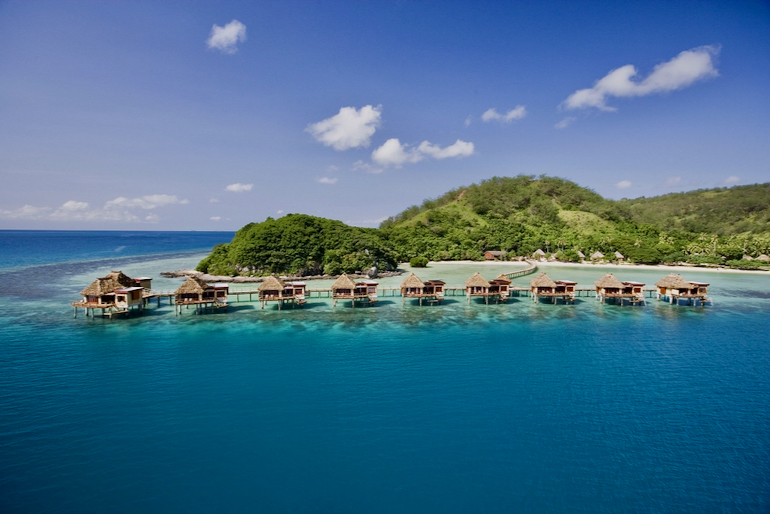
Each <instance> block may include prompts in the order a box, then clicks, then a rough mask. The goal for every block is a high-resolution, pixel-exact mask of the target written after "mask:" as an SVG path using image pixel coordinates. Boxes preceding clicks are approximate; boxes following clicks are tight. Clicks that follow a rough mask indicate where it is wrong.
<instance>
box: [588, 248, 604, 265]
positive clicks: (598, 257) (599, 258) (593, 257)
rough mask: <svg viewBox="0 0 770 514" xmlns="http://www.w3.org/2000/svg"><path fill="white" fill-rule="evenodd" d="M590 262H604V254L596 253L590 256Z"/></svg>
mask: <svg viewBox="0 0 770 514" xmlns="http://www.w3.org/2000/svg"><path fill="white" fill-rule="evenodd" d="M590 259H591V262H602V261H604V254H603V253H602V252H600V251H596V252H594V253H592V254H591V257H590Z"/></svg>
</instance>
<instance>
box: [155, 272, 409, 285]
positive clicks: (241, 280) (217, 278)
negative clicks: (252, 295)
mask: <svg viewBox="0 0 770 514" xmlns="http://www.w3.org/2000/svg"><path fill="white" fill-rule="evenodd" d="M403 273H404V272H403V271H383V272H378V271H377V270H376V269H371V270H367V272H366V273H362V274H352V273H351V274H348V276H349V277H350V278H361V279H371V278H378V277H397V276H399V275H402V274H403ZM160 276H162V277H166V278H184V277H198V278H199V279H201V280H203V281H204V282H232V283H235V284H246V283H252V282H262V281H263V280H264V279H265V278H266V277H241V276H232V277H231V276H226V275H209V274H208V273H201V272H200V271H196V270H194V269H180V270H176V271H162V272H161V273H160ZM338 277H339V275H312V276H308V277H299V276H293V275H281V276H280V277H279V278H281V279H282V280H302V281H305V280H334V279H336V278H338Z"/></svg>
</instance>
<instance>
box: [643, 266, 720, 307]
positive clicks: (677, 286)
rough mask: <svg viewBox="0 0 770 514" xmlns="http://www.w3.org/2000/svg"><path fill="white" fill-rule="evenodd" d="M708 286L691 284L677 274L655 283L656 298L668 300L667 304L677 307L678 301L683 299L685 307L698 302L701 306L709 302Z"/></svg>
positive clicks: (699, 283) (701, 283)
mask: <svg viewBox="0 0 770 514" xmlns="http://www.w3.org/2000/svg"><path fill="white" fill-rule="evenodd" d="M708 286H709V284H706V283H703V282H692V281H687V280H685V279H683V278H682V277H681V276H680V275H679V274H677V273H671V274H669V275H666V276H665V277H663V278H662V279H660V280H658V281H657V282H655V287H657V288H658V290H657V293H656V297H657V298H658V300H668V302H669V303H672V304H673V303H676V304H677V305H679V300H682V299H684V300H685V304H687V305H697V304H698V302H700V304H701V305H703V304H704V303H706V302H711V300H710V299H709V297H708Z"/></svg>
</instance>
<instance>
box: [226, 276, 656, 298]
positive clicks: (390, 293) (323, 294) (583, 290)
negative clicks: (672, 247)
mask: <svg viewBox="0 0 770 514" xmlns="http://www.w3.org/2000/svg"><path fill="white" fill-rule="evenodd" d="M529 273H532V271H529ZM305 296H306V298H308V299H309V298H329V299H331V297H332V290H331V289H330V288H329V289H326V288H323V289H321V288H317V289H306V290H305ZM377 296H378V297H380V298H400V297H401V288H400V287H378V288H377ZM452 296H453V297H465V287H444V297H445V298H446V297H452ZM510 296H511V297H514V298H515V297H530V296H532V295H531V291H530V289H529V288H528V287H511V288H510ZM595 296H596V288H595V287H576V288H575V297H577V298H594V297H595ZM644 296H645V297H646V298H653V297H654V296H655V288H652V287H647V288H645V289H644ZM227 298H228V301H229V302H230V303H235V302H252V301H259V300H258V299H259V291H257V290H256V289H254V290H250V291H230V292H229V293H228V294H227Z"/></svg>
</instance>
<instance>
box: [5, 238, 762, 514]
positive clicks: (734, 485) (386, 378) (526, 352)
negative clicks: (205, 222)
mask: <svg viewBox="0 0 770 514" xmlns="http://www.w3.org/2000/svg"><path fill="white" fill-rule="evenodd" d="M100 234H101V235H99V236H98V237H101V238H102V239H100V240H98V241H96V240H94V239H97V238H96V237H92V238H89V233H70V234H69V235H70V237H75V238H81V239H82V240H86V241H87V243H83V242H82V241H81V242H80V243H79V244H73V241H69V242H67V237H68V236H67V235H66V233H56V234H55V235H54V237H53V238H48V236H46V235H44V234H40V233H37V234H32V235H33V236H34V237H30V236H29V234H27V233H24V234H20V233H18V232H0V247H3V248H6V250H5V252H6V254H8V255H10V257H5V261H4V262H5V263H6V264H0V327H1V328H0V344H1V346H0V512H4V513H5V512H168V511H191V512H210V511H244V512H291V513H294V512H314V513H315V512H320V513H326V512H328V513H340V512H421V513H422V512H518V511H520V512H621V511H622V512H675V511H696V510H697V511H703V512H767V511H768V510H770V473H768V471H767V470H768V469H770V408H768V406H769V405H770V347H769V344H770V337H769V336H768V329H770V322H769V321H768V319H769V318H768V315H769V314H770V276H762V275H748V274H745V275H744V274H729V275H728V274H718V273H689V272H685V273H683V274H684V276H685V277H687V278H691V279H692V280H700V281H706V282H710V283H711V284H712V287H711V289H710V291H711V296H712V297H713V299H714V305H713V306H711V307H698V308H692V307H684V306H682V307H676V306H671V305H669V304H667V303H663V302H656V301H654V300H650V301H649V303H648V305H647V306H644V307H628V306H626V307H619V306H614V305H602V304H600V303H598V302H595V301H594V300H593V299H592V298H586V299H582V300H580V299H579V300H578V301H577V302H576V304H575V305H567V306H565V305H561V304H560V305H551V304H533V303H532V302H531V300H530V299H528V298H514V299H512V300H511V301H509V302H508V303H506V304H500V305H495V304H491V305H484V304H483V303H480V302H472V303H471V304H468V303H467V302H466V301H465V299H464V298H456V299H453V298H449V299H448V300H447V301H446V302H445V303H444V304H442V305H440V306H439V305H431V306H423V307H419V306H417V305H416V304H415V303H413V302H407V303H406V305H402V303H401V299H400V298H382V299H381V301H380V302H379V303H378V304H377V305H376V306H374V307H364V308H358V307H357V308H355V309H351V308H350V307H349V306H343V305H341V304H340V305H338V306H337V307H336V308H332V306H331V303H330V302H329V301H328V300H318V299H312V300H311V301H310V302H309V303H308V305H306V306H305V308H302V309H299V308H298V309H284V310H282V311H278V310H277V308H275V307H274V306H273V307H269V308H267V309H265V310H260V309H259V307H258V304H257V303H256V302H255V303H248V302H244V303H237V304H233V306H231V308H230V309H228V312H226V313H224V312H220V313H215V314H207V315H203V316H198V315H194V314H193V311H185V312H184V313H183V314H182V315H181V316H175V315H174V311H173V308H171V307H169V306H167V305H166V304H163V305H162V306H161V307H160V308H158V307H156V306H153V307H151V308H150V309H149V310H148V311H146V313H145V315H144V316H142V317H134V318H130V319H127V320H117V319H116V320H109V319H101V318H96V319H92V318H85V317H83V316H82V313H81V315H79V316H78V318H77V319H74V318H73V317H72V310H71V308H70V307H69V301H70V300H72V299H75V298H76V297H77V292H78V291H79V290H80V289H82V288H83V287H84V286H85V285H86V284H88V283H89V282H90V281H91V280H93V278H94V277H95V276H99V275H101V274H103V273H104V272H106V271H109V270H110V269H122V270H124V271H125V272H126V273H128V274H129V275H148V276H152V277H154V282H155V283H154V286H155V287H157V288H158V289H174V288H176V287H177V286H178V284H179V283H180V282H181V280H180V279H163V278H160V277H159V276H158V273H159V272H160V271H165V270H170V269H178V268H183V267H192V266H194V265H195V264H196V263H197V261H198V260H199V259H200V258H201V257H202V256H203V255H205V253H206V251H207V250H208V249H209V248H210V247H211V245H213V244H215V243H216V242H221V241H226V240H229V239H230V237H232V234H227V233H222V234H218V235H213V237H212V234H208V233H165V234H166V235H165V236H163V235H159V234H158V233H132V234H133V235H132V238H131V239H133V240H134V241H136V243H135V244H132V243H129V244H127V245H124V244H116V241H117V242H118V243H120V242H121V238H120V236H121V235H122V234H123V233H107V234H106V235H105V234H102V233H100ZM23 237H28V238H29V239H28V240H26V241H20V239H23ZM56 238H58V243H53V242H51V241H52V240H54V239H56ZM150 238H154V239H150ZM122 239H129V238H122ZM33 240H34V241H33ZM62 242H65V243H66V244H63V245H62V244H60V243H62ZM82 244H87V245H91V246H89V249H90V251H89V252H86V253H82V252H81V253H78V252H77V251H74V250H72V248H78V247H82ZM57 245H58V246H57ZM120 246H124V247H125V248H123V249H121V250H120V251H118V252H116V251H115V249H116V248H119V247H120ZM61 247H63V248H69V249H70V250H66V251H58V250H57V248H61ZM8 248H14V249H15V250H14V251H13V252H15V253H13V254H12V255H11V253H12V252H11V251H10V250H7V249H8ZM16 253H18V255H17V254H16ZM25 261H29V262H30V263H31V264H27V265H25V264H24V262H25ZM511 267H512V266H511V265H507V264H486V263H476V264H452V263H440V264H436V265H433V266H432V267H430V268H428V269H426V270H418V271H417V273H418V275H419V276H420V277H422V278H424V279H428V278H441V279H444V280H446V281H447V282H448V283H449V285H461V284H462V282H463V281H464V280H465V279H466V278H467V277H468V276H470V274H471V273H472V272H473V271H476V270H479V271H481V272H482V274H484V275H485V276H486V277H487V278H493V277H494V276H496V275H497V274H499V273H500V272H502V271H505V270H510V269H511ZM542 269H543V270H544V271H547V272H548V273H549V275H551V276H552V277H554V278H566V279H573V280H577V281H578V282H579V283H580V285H590V284H591V283H593V281H594V280H596V279H598V278H599V277H600V276H601V275H602V274H603V273H604V272H606V271H607V270H605V269H599V268H591V267H588V268H549V267H547V266H545V267H543V268H542ZM615 274H616V276H618V277H620V278H621V279H630V280H640V281H644V282H647V283H648V284H651V283H653V282H655V281H656V280H658V279H659V278H660V277H661V276H662V275H663V274H665V272H662V271H646V270H617V271H616V272H615ZM530 278H531V277H524V278H522V279H518V280H517V281H516V282H517V283H519V284H524V283H526V282H527V281H528V280H529V279H530ZM400 280H401V278H398V277H394V278H388V279H382V280H381V283H382V284H383V285H385V286H395V285H397V284H398V283H399V282H400ZM311 286H312V287H323V286H324V282H322V281H319V282H311ZM237 287H238V288H245V287H249V286H246V285H239V286H237Z"/></svg>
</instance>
